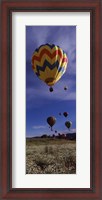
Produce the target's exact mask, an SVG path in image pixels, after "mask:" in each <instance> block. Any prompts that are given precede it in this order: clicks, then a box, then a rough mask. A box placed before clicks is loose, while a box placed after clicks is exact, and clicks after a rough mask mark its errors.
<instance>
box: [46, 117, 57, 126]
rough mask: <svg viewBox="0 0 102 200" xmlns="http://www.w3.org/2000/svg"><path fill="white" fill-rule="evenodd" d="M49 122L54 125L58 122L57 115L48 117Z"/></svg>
mask: <svg viewBox="0 0 102 200" xmlns="http://www.w3.org/2000/svg"><path fill="white" fill-rule="evenodd" d="M47 123H48V124H49V125H50V127H52V126H53V125H54V124H55V123H56V118H55V117H52V116H51V117H48V118H47Z"/></svg>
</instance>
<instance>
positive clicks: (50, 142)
mask: <svg viewBox="0 0 102 200" xmlns="http://www.w3.org/2000/svg"><path fill="white" fill-rule="evenodd" d="M26 173H27V174H75V173H76V141H71V140H65V139H53V138H32V139H26Z"/></svg>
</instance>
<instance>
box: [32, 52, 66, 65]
mask: <svg viewBox="0 0 102 200" xmlns="http://www.w3.org/2000/svg"><path fill="white" fill-rule="evenodd" d="M44 54H47V55H48V56H49V57H50V58H51V59H53V58H54V57H55V56H56V55H59V56H60V57H61V59H62V57H63V55H62V53H61V51H60V50H55V51H54V53H53V54H51V53H50V52H49V51H48V50H47V49H43V50H42V51H41V52H40V55H39V56H35V55H34V56H33V57H32V63H34V60H36V61H39V62H40V61H41V58H42V56H43V55H44Z"/></svg>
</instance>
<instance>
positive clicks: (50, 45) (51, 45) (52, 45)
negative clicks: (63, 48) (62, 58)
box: [35, 43, 56, 52]
mask: <svg viewBox="0 0 102 200" xmlns="http://www.w3.org/2000/svg"><path fill="white" fill-rule="evenodd" d="M44 46H49V47H50V48H51V49H52V48H53V47H55V46H56V45H54V44H48V43H46V44H42V45H41V46H40V47H38V48H37V49H35V51H37V52H38V51H39V49H40V48H41V47H44Z"/></svg>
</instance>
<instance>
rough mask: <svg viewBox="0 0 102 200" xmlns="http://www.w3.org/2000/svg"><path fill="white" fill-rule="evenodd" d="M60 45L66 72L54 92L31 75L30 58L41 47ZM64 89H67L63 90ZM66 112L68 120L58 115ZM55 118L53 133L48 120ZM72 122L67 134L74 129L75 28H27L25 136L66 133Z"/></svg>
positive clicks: (32, 73)
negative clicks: (64, 55) (66, 88)
mask: <svg viewBox="0 0 102 200" xmlns="http://www.w3.org/2000/svg"><path fill="white" fill-rule="evenodd" d="M46 43H50V44H55V45H58V46H60V47H61V48H62V49H63V50H64V51H65V53H66V54H67V56H68V60H69V63H68V67H67V70H66V73H65V74H64V75H63V76H62V78H61V79H60V80H59V81H58V82H57V83H56V84H55V86H54V87H53V88H54V91H53V92H49V87H48V86H47V85H46V84H45V83H44V82H43V81H41V80H40V79H39V78H38V77H37V76H36V75H35V74H34V72H33V70H32V66H31V58H32V54H33V52H34V50H35V49H36V48H38V47H39V46H40V45H42V44H46ZM64 86H67V87H68V90H66V91H65V90H64ZM65 111H66V112H68V113H69V115H68V117H67V118H65V117H64V116H63V114H62V115H61V116H60V115H59V113H60V112H61V113H63V112H65ZM49 116H55V117H56V124H55V125H54V126H53V132H52V131H51V130H50V129H49V125H48V124H47V121H46V119H47V117H49ZM67 120H69V121H72V128H71V130H70V132H74V131H75V129H76V27H75V26H27V27H26V136H27V137H33V136H39V135H43V134H47V135H51V134H53V133H54V131H55V130H57V131H58V133H63V132H65V133H67V132H69V131H68V129H67V128H66V127H65V121H67Z"/></svg>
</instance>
